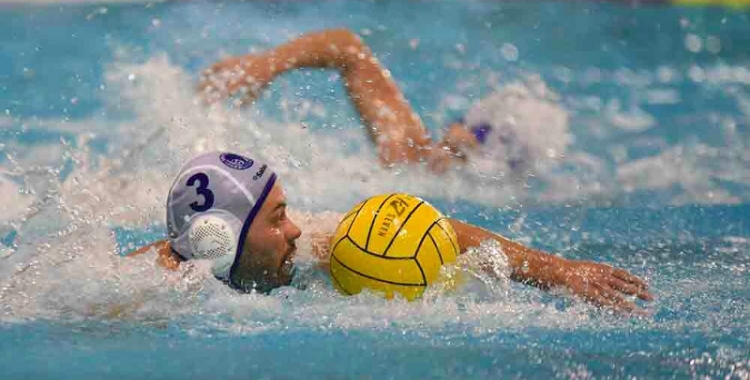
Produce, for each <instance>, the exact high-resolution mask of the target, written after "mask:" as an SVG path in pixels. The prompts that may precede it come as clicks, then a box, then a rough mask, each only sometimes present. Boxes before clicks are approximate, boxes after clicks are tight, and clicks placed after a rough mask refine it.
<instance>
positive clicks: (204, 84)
mask: <svg viewBox="0 0 750 380" xmlns="http://www.w3.org/2000/svg"><path fill="white" fill-rule="evenodd" d="M246 76H247V73H246V72H245V70H244V69H243V67H242V66H241V62H240V59H239V58H229V59H225V60H223V61H220V62H217V63H215V64H213V65H211V67H209V68H208V69H206V70H204V71H203V73H202V74H201V77H200V79H199V82H198V92H199V93H200V94H201V95H202V97H203V98H204V99H205V100H206V101H207V102H208V103H212V102H214V101H216V100H220V99H224V98H227V97H229V96H230V95H232V94H233V93H235V92H237V91H238V90H239V89H240V88H241V87H242V84H243V83H244V79H245V77H246Z"/></svg>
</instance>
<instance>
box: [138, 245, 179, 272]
mask: <svg viewBox="0 0 750 380" xmlns="http://www.w3.org/2000/svg"><path fill="white" fill-rule="evenodd" d="M170 248H171V247H170V245H169V241H167V240H159V241H156V242H153V243H151V244H149V245H147V246H145V247H141V248H138V249H137V250H135V251H133V252H130V253H128V254H127V255H125V256H126V257H133V256H138V255H141V254H144V253H147V252H151V250H155V251H156V254H157V258H156V263H157V264H159V265H160V266H161V267H163V268H165V269H169V270H177V268H179V266H180V260H179V259H178V258H177V257H176V256H175V255H174V253H172V250H171V249H170Z"/></svg>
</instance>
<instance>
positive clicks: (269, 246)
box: [235, 182, 302, 292]
mask: <svg viewBox="0 0 750 380" xmlns="http://www.w3.org/2000/svg"><path fill="white" fill-rule="evenodd" d="M301 234H302V231H300V229H299V227H297V225H296V224H294V222H293V221H292V220H291V219H289V217H287V214H286V196H285V194H284V190H283V189H282V187H281V185H280V184H279V182H276V184H275V185H274V186H273V188H272V189H271V192H270V193H269V194H268V198H266V202H265V203H264V204H263V206H262V207H261V209H260V211H259V212H258V215H257V216H256V217H255V220H254V221H253V224H252V225H251V226H250V230H249V231H248V234H247V238H246V240H245V247H244V251H243V253H242V257H240V263H239V267H238V268H237V270H236V271H235V278H236V279H238V280H239V281H241V282H242V283H243V287H244V286H246V285H254V286H253V287H254V288H255V289H257V290H258V291H261V292H267V291H270V290H271V289H274V288H278V287H280V286H284V285H289V283H290V282H291V281H292V267H293V266H292V259H293V258H294V255H295V253H296V251H297V246H296V243H295V241H296V240H297V238H299V237H300V235H301Z"/></svg>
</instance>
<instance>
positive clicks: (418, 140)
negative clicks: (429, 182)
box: [200, 29, 569, 174]
mask: <svg viewBox="0 0 750 380" xmlns="http://www.w3.org/2000/svg"><path fill="white" fill-rule="evenodd" d="M300 68H326V69H336V70H338V71H339V72H340V73H341V76H342V78H343V81H344V85H345V87H346V90H347V92H348V94H349V97H350V99H351V100H352V102H353V103H354V106H355V108H356V110H357V111H358V112H359V115H360V117H361V118H362V121H363V122H364V124H365V126H366V129H367V131H368V132H369V136H370V138H371V140H372V141H373V142H374V143H375V144H376V146H377V151H378V156H379V159H380V162H381V163H382V164H383V165H386V166H389V165H392V164H396V163H419V162H426V163H427V164H428V167H429V168H430V169H431V170H432V171H433V172H436V173H442V172H445V171H446V170H447V169H448V168H449V167H450V166H451V165H452V164H454V163H464V162H466V160H467V157H468V156H469V155H470V154H474V153H478V152H480V151H481V153H483V154H484V155H485V156H489V157H490V158H491V159H492V160H493V161H495V162H504V163H505V164H506V168H507V171H508V172H510V173H515V174H523V173H527V172H529V171H530V170H531V169H532V165H533V164H534V162H535V161H536V160H538V159H541V158H545V157H546V158H555V157H559V156H561V155H562V154H563V153H564V149H565V146H566V145H567V142H568V139H569V138H568V136H567V133H566V131H565V130H566V129H567V118H566V116H565V115H564V111H557V108H555V106H554V105H552V104H551V103H549V102H545V101H538V100H537V101H533V100H534V99H532V100H529V99H531V98H534V96H533V95H535V94H530V93H529V92H533V89H532V90H528V89H519V86H509V87H508V88H506V89H504V90H503V91H500V92H499V93H495V94H492V95H490V96H488V97H486V98H484V99H482V100H480V101H479V102H478V103H477V104H475V105H474V106H473V107H471V109H470V110H469V111H468V113H467V114H466V116H465V117H464V118H463V119H461V120H459V121H456V122H454V123H451V124H450V125H449V126H448V128H447V130H446V132H445V135H444V137H443V139H442V140H441V141H439V142H434V141H433V140H432V138H431V137H430V135H429V133H428V131H427V129H426V128H425V126H424V124H423V123H422V120H421V119H420V117H419V115H417V113H416V112H414V110H412V108H411V106H410V105H409V102H408V101H407V100H406V98H405V97H404V95H403V93H402V92H401V90H400V89H399V87H398V85H397V84H396V81H395V80H394V79H393V78H392V77H391V74H390V71H388V70H387V69H385V68H384V67H382V66H381V64H380V63H379V62H378V60H377V59H376V58H375V57H374V56H373V54H372V52H371V51H370V49H369V48H368V47H367V45H365V43H364V42H363V41H362V39H361V38H360V37H359V36H357V35H356V34H354V33H352V32H350V31H348V30H345V29H333V30H325V31H321V32H315V33H309V34H306V35H303V36H301V37H299V38H297V39H294V40H292V41H289V42H287V43H285V44H283V45H280V46H277V47H275V48H273V49H270V50H268V51H265V52H263V53H261V54H250V55H245V56H240V57H231V58H227V59H225V60H222V61H220V62H217V63H215V64H213V65H212V66H211V67H210V68H209V69H207V70H206V71H205V72H204V74H203V76H202V78H201V83H200V91H201V93H202V96H203V97H204V98H205V99H206V101H207V102H209V103H212V102H215V101H217V100H220V99H225V98H227V97H229V96H232V95H238V96H239V97H240V99H241V100H242V101H243V102H246V103H247V102H251V101H252V100H254V99H255V98H256V97H257V96H258V95H259V94H260V92H261V91H262V90H263V89H264V88H265V87H266V86H268V84H269V83H270V82H271V81H273V79H274V78H276V77H277V76H279V75H281V74H283V73H285V72H287V71H290V70H295V69H300ZM537 87H538V86H537ZM543 92H544V91H543ZM540 107H541V109H540ZM558 108H559V107H558ZM547 111H551V112H547ZM560 113H562V114H563V115H562V116H560ZM550 118H555V120H549V119H550ZM551 121H552V122H551ZM556 121H559V122H556ZM509 124H511V125H509ZM512 124H519V125H520V126H522V128H513V125H512ZM482 147H486V149H481V148H482Z"/></svg>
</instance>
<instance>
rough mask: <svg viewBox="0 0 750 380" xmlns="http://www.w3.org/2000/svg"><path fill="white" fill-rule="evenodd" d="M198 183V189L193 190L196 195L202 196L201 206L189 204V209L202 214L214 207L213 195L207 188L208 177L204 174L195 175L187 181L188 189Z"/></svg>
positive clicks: (194, 203) (196, 203) (195, 203)
mask: <svg viewBox="0 0 750 380" xmlns="http://www.w3.org/2000/svg"><path fill="white" fill-rule="evenodd" d="M196 182H198V187H196V188H195V192H196V193H197V195H200V196H203V204H198V202H193V203H191V204H190V208H191V209H193V211H196V212H203V211H206V210H208V209H210V208H211V206H213V205H214V193H212V192H211V190H209V188H208V176H207V175H206V173H196V174H194V175H193V176H192V177H190V178H189V179H188V181H187V186H188V187H193V186H194V185H195V183H196Z"/></svg>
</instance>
